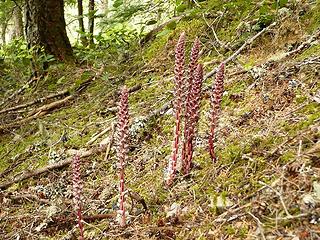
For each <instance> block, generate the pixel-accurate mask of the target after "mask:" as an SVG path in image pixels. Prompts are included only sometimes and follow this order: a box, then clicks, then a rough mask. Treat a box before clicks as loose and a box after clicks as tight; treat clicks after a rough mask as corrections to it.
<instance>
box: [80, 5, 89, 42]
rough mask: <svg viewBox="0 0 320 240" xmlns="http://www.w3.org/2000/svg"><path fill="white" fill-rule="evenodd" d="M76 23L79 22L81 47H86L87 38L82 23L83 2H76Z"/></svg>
mask: <svg viewBox="0 0 320 240" xmlns="http://www.w3.org/2000/svg"><path fill="white" fill-rule="evenodd" d="M78 22H79V30H80V40H81V43H82V45H83V46H87V43H88V41H87V38H86V36H85V35H84V34H85V31H86V30H85V28H84V23H83V1H82V0H78Z"/></svg>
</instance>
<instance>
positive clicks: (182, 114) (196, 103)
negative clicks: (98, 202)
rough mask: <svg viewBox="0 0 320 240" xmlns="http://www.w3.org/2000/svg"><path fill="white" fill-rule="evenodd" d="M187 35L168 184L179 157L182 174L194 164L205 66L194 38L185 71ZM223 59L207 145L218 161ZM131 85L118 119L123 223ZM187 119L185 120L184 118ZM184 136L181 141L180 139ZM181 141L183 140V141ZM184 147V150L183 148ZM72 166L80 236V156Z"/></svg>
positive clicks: (178, 65) (180, 52)
mask: <svg viewBox="0 0 320 240" xmlns="http://www.w3.org/2000/svg"><path fill="white" fill-rule="evenodd" d="M185 38H186V35H185V33H184V32H183V33H182V34H181V35H180V38H179V40H178V43H177V45H176V49H175V68H174V84H175V89H174V102H173V109H174V116H175V128H174V140H173V146H172V156H171V158H170V160H169V164H168V169H167V171H166V179H165V181H166V184H167V186H171V185H172V184H173V182H174V179H175V176H176V172H177V161H178V158H179V157H180V161H181V166H182V172H183V174H186V175H187V174H189V172H190V169H191V167H192V155H193V151H194V138H195V136H196V129H197V123H198V119H199V107H200V99H201V88H202V82H203V66H202V64H200V63H198V59H199V52H200V41H199V39H198V38H196V39H195V41H194V43H193V47H192V49H191V54H190V61H189V65H188V70H187V71H186V72H187V73H185ZM223 81H224V63H221V64H220V66H219V68H218V71H217V74H216V80H215V82H214V86H213V88H212V91H211V94H210V102H211V111H210V119H209V121H210V132H209V140H208V149H209V152H210V156H211V158H212V161H213V162H215V161H216V155H215V150H214V147H215V130H216V127H217V123H218V117H219V113H220V110H221V99H222V94H223ZM128 96H129V93H128V89H127V88H126V87H124V88H123V89H122V91H121V96H120V103H119V112H118V122H117V131H116V143H117V159H118V164H117V167H118V170H119V180H120V184H119V195H120V197H119V211H118V219H119V222H120V226H125V225H126V211H125V206H124V202H125V187H124V180H125V179H124V167H125V163H126V159H127V153H128V140H129V111H128ZM183 120H184V122H183ZM181 139H182V141H181ZM180 142H181V143H180ZM180 148H181V150H180ZM72 170H73V194H74V205H75V207H76V212H77V217H78V226H79V229H80V239H84V238H83V217H82V199H81V198H82V182H81V175H80V157H79V155H75V156H74V158H73V164H72Z"/></svg>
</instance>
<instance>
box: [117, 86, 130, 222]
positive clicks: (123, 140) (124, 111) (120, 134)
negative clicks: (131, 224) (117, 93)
mask: <svg viewBox="0 0 320 240" xmlns="http://www.w3.org/2000/svg"><path fill="white" fill-rule="evenodd" d="M128 97H129V92H128V89H127V88H126V87H124V88H123V89H122V91H121V97H120V103H119V112H118V124H117V135H116V137H117V142H118V145H117V158H118V169H119V180H120V183H119V194H120V197H119V206H120V207H119V214H120V215H121V216H120V217H121V220H120V226H121V227H124V226H125V225H126V215H125V214H126V212H125V207H124V202H125V196H124V195H125V191H124V190H125V188H124V176H125V175H124V166H125V162H126V160H127V154H128V140H129V128H128V126H129V107H128Z"/></svg>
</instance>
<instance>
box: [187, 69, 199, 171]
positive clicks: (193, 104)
mask: <svg viewBox="0 0 320 240" xmlns="http://www.w3.org/2000/svg"><path fill="white" fill-rule="evenodd" d="M202 81H203V67H202V65H201V64H198V66H197V69H196V71H195V74H194V81H193V84H192V86H191V90H190V97H189V101H188V102H187V106H188V109H189V118H188V119H186V124H187V125H186V126H185V129H187V130H186V131H185V134H186V135H185V139H184V146H185V149H184V151H185V159H184V160H183V162H182V167H183V173H184V174H189V172H190V168H191V163H192V156H193V141H194V136H195V134H196V127H197V123H198V120H199V108H200V97H201V87H202Z"/></svg>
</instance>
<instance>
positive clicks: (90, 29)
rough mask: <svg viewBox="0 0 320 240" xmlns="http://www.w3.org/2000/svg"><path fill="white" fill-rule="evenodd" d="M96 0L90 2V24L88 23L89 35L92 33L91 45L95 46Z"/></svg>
mask: <svg viewBox="0 0 320 240" xmlns="http://www.w3.org/2000/svg"><path fill="white" fill-rule="evenodd" d="M94 5H95V4H94V0H89V23H88V27H89V33H90V37H89V38H90V39H89V41H90V45H92V44H94V41H93V31H94V15H95V12H94Z"/></svg>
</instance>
